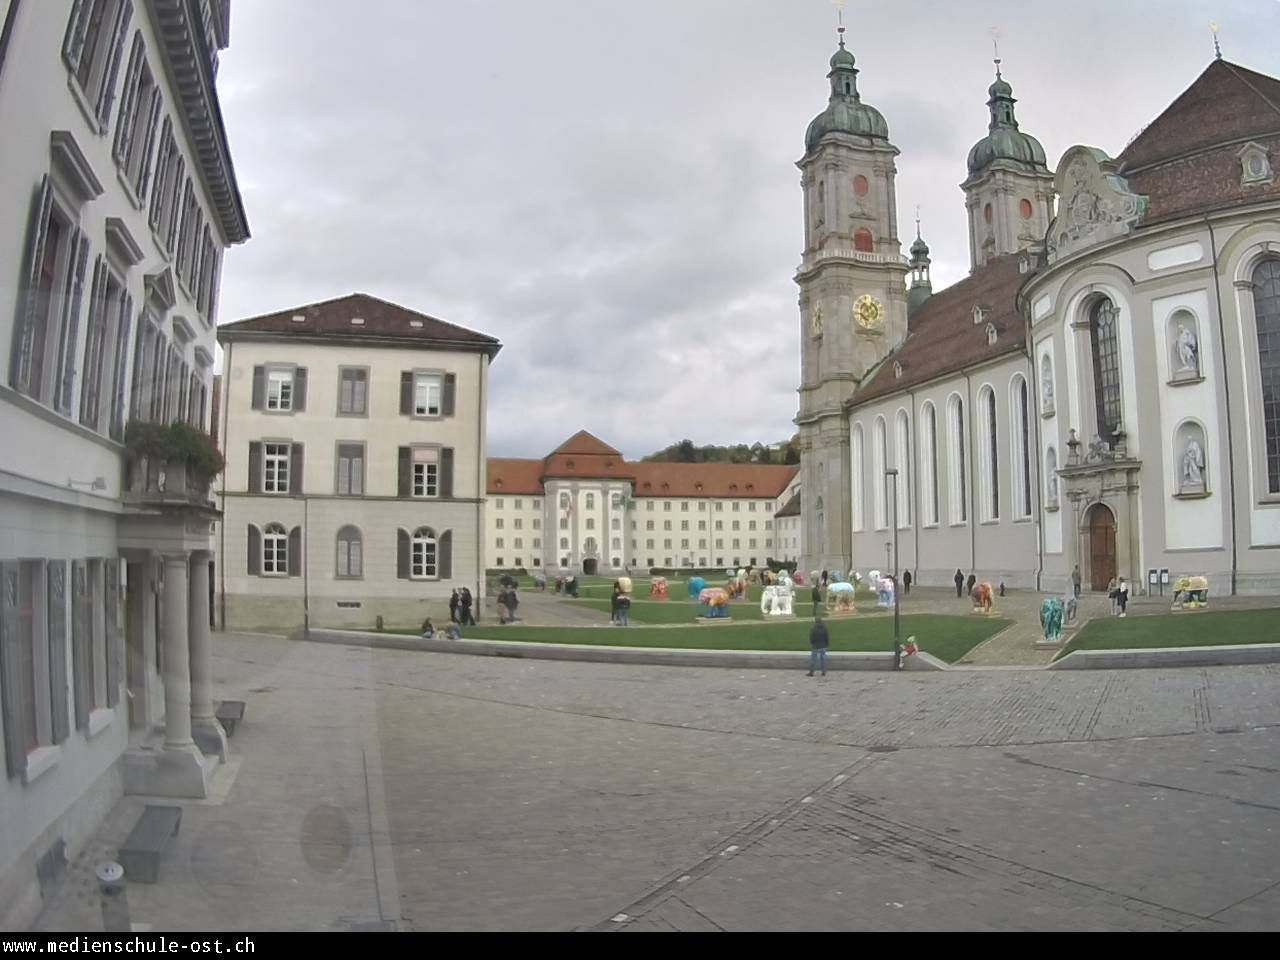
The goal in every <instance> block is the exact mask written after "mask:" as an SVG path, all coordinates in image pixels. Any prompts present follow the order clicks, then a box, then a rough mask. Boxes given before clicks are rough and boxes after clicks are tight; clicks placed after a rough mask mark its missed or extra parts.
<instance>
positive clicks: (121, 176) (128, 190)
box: [116, 164, 142, 210]
mask: <svg viewBox="0 0 1280 960" xmlns="http://www.w3.org/2000/svg"><path fill="white" fill-rule="evenodd" d="M116 179H117V180H119V181H120V186H121V187H123V188H124V195H125V197H127V198H128V200H129V202H130V203H131V204H133V208H134V209H135V210H141V209H142V201H141V200H139V199H138V191H137V190H135V189H134V186H133V184H132V183H130V182H129V175H128V174H127V173H125V171H124V168H123V167H121V166H120V165H119V164H117V165H116Z"/></svg>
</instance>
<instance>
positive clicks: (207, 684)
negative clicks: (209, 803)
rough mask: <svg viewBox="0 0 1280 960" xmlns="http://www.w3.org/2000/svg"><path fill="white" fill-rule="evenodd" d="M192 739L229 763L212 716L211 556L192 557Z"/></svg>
mask: <svg viewBox="0 0 1280 960" xmlns="http://www.w3.org/2000/svg"><path fill="white" fill-rule="evenodd" d="M190 599H191V602H190V607H189V612H188V631H189V633H190V637H191V735H192V737H194V738H195V741H196V745H197V746H199V747H200V749H201V750H202V751H203V752H204V753H206V754H213V755H216V756H218V757H219V758H220V759H222V760H226V759H227V738H226V736H225V734H224V733H223V730H222V725H221V724H220V723H218V720H217V718H216V717H215V716H214V714H213V649H212V644H211V642H210V639H209V554H208V553H205V552H197V553H194V554H192V555H191V594H190Z"/></svg>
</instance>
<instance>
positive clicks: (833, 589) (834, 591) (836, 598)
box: [827, 583, 858, 614]
mask: <svg viewBox="0 0 1280 960" xmlns="http://www.w3.org/2000/svg"><path fill="white" fill-rule="evenodd" d="M856 592H857V591H856V589H855V587H854V586H853V584H852V583H833V584H830V585H829V586H828V587H827V610H828V612H830V613H836V614H849V613H857V612H858V608H857V607H856V606H854V603H853V598H854V596H855V594H856Z"/></svg>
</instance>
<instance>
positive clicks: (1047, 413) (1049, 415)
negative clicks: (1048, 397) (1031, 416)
mask: <svg viewBox="0 0 1280 960" xmlns="http://www.w3.org/2000/svg"><path fill="white" fill-rule="evenodd" d="M1057 415H1058V410H1057V408H1056V407H1050V408H1049V409H1048V410H1041V411H1040V419H1041V420H1052V419H1053V418H1054V417H1056V416H1057Z"/></svg>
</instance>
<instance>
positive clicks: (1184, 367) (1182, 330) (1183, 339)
mask: <svg viewBox="0 0 1280 960" xmlns="http://www.w3.org/2000/svg"><path fill="white" fill-rule="evenodd" d="M1175 345H1176V347H1177V352H1178V370H1177V372H1178V375H1179V376H1189V377H1198V376H1199V375H1200V344H1199V342H1197V340H1196V335H1195V334H1194V333H1192V332H1191V328H1190V327H1188V326H1187V325H1186V324H1185V323H1184V324H1179V326H1178V338H1177V340H1176V341H1175Z"/></svg>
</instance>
